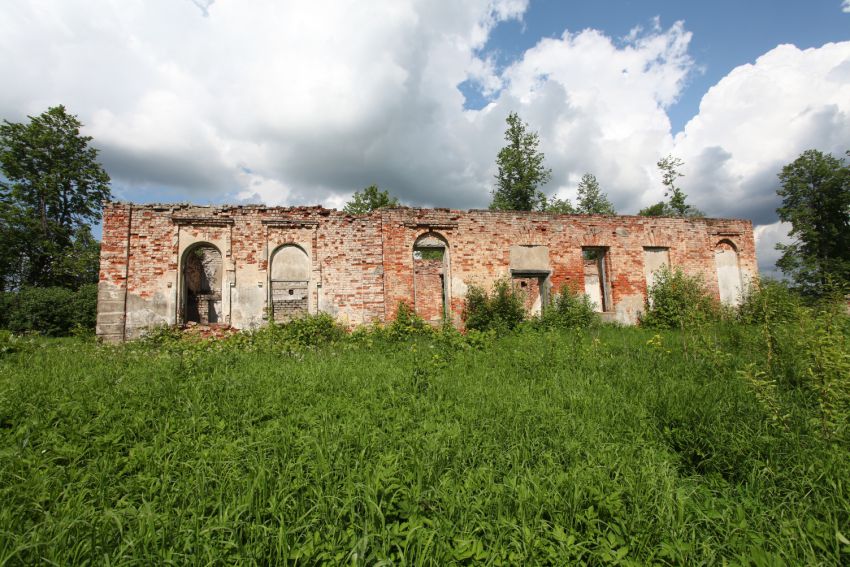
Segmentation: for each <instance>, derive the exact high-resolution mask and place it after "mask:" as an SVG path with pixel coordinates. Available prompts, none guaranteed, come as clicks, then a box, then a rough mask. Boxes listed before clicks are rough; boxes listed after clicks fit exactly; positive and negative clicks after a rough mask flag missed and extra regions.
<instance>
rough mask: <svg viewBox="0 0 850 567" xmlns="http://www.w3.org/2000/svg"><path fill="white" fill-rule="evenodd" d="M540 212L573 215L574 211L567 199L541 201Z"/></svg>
mask: <svg viewBox="0 0 850 567" xmlns="http://www.w3.org/2000/svg"><path fill="white" fill-rule="evenodd" d="M541 210H542V211H544V212H547V213H556V214H559V215H574V214H576V209H575V207H573V204H572V203H570V200H569V199H558V198H557V197H555V198H552V199H543V204H542V206H541Z"/></svg>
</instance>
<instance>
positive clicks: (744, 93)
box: [673, 42, 850, 223]
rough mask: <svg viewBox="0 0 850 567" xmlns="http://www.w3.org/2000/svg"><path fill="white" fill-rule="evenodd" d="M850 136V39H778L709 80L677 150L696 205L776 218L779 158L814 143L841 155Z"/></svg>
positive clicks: (786, 159)
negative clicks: (800, 44)
mask: <svg viewBox="0 0 850 567" xmlns="http://www.w3.org/2000/svg"><path fill="white" fill-rule="evenodd" d="M848 140H850V42H844V43H831V44H826V45H824V46H823V47H820V48H813V49H806V50H801V49H798V48H796V47H794V46H793V45H780V46H778V47H776V48H775V49H773V50H771V51H769V52H768V53H766V54H764V55H763V56H761V57H759V58H758V60H757V61H756V62H755V63H753V64H751V65H743V66H740V67H738V68H736V69H734V70H733V71H732V72H731V73H729V74H728V75H727V76H726V77H724V78H723V79H722V80H721V81H720V82H719V83H717V84H716V85H715V86H714V87H712V88H711V89H710V90H709V91H708V93H706V95H705V96H704V97H703V99H702V102H701V104H700V111H699V114H698V115H697V116H696V117H694V118H693V119H692V120H691V121H690V122H689V123H688V124H687V125H686V126H685V129H684V131H683V132H681V133H680V134H678V135H677V136H676V140H675V145H674V149H673V151H674V153H676V154H677V155H679V156H681V157H682V158H683V159H684V160H685V162H686V164H687V165H686V168H685V173H686V175H687V177H686V178H685V179H684V180H683V186H686V187H687V189H688V190H689V191H687V192H689V194H690V195H691V197H692V198H693V199H694V201H695V203H696V204H697V205H698V206H699V207H701V208H703V209H706V210H707V211H709V212H711V213H712V214H716V215H722V216H736V217H745V218H751V219H753V220H754V221H755V222H757V223H771V222H773V221H775V219H776V215H775V209H776V207H777V206H778V204H779V200H778V197H777V195H776V189H777V187H778V186H779V181H778V179H777V177H776V176H777V174H778V173H779V171H780V169H781V168H782V166H783V165H785V164H787V163H790V162H791V161H793V160H794V159H795V158H796V157H797V156H799V154H800V153H802V152H803V151H804V150H807V149H810V148H815V149H819V150H821V151H825V152H831V153H833V154H834V155H843V153H844V152H845V151H846V150H847V149H848V148H850V142H848Z"/></svg>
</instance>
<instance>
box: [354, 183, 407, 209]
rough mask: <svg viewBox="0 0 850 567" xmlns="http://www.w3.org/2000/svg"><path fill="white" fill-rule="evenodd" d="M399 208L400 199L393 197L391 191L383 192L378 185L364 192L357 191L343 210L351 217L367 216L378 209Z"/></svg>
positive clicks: (367, 188)
mask: <svg viewBox="0 0 850 567" xmlns="http://www.w3.org/2000/svg"><path fill="white" fill-rule="evenodd" d="M398 206H399V202H398V199H396V198H395V197H391V196H390V193H389V191H381V190H380V189H378V186H377V185H369V186H368V187H366V188H365V189H363V190H362V191H356V192H355V193H354V195H352V196H351V200H350V201H348V202H347V203H346V204H345V206H344V207H343V209H342V210H343V211H345V212H346V213H348V214H349V215H365V214H368V213H371V212H372V211H376V210H378V209H383V208H387V207H398Z"/></svg>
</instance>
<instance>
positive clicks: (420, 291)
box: [413, 232, 449, 325]
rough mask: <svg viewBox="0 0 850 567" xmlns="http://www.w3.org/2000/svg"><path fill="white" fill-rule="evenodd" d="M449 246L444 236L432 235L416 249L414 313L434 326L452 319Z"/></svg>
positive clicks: (419, 242)
mask: <svg viewBox="0 0 850 567" xmlns="http://www.w3.org/2000/svg"><path fill="white" fill-rule="evenodd" d="M448 261H449V259H448V245H447V243H446V241H445V239H443V238H442V237H441V236H440V235H438V234H436V233H433V232H432V233H428V234H424V235H422V236H420V237H419V238H418V239H416V242H415V243H414V245H413V303H414V305H413V309H414V311H415V312H416V314H417V315H419V316H420V317H422V319H424V320H425V321H427V322H428V323H430V324H432V325H439V324H440V323H442V322H443V320H445V319H446V318H447V317H448V308H449V300H448V296H449V294H448V286H447V281H448V278H447V277H446V274H447V272H448Z"/></svg>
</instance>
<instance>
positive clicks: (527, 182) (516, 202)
mask: <svg viewBox="0 0 850 567" xmlns="http://www.w3.org/2000/svg"><path fill="white" fill-rule="evenodd" d="M506 122H507V125H508V126H507V129H506V130H505V141H506V142H507V145H506V146H505V147H503V148H502V149H501V150H499V154H498V156H497V157H496V165H497V166H498V172H497V173H496V187H495V188H494V189H493V192H492V195H493V200H492V202H491V203H490V208H491V209H494V210H513V211H533V210H542V209H545V208H546V196H545V195H544V194H543V192H542V191H541V190H540V189H539V187H540V186H541V185H545V184H546V183H547V182H548V181H549V179H550V178H551V176H552V170H551V169H547V168H546V167H545V166H544V165H543V159H544V155H543V153H542V152H540V151H539V150H538V149H537V148H538V146H539V145H540V138H539V136H538V135H537V132H530V131H528V125H527V124H526V123H525V122H523V121H522V120H521V119H520V117H519V115H517V113H516V112H511V113H510V114H508V117H507V119H506Z"/></svg>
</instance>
